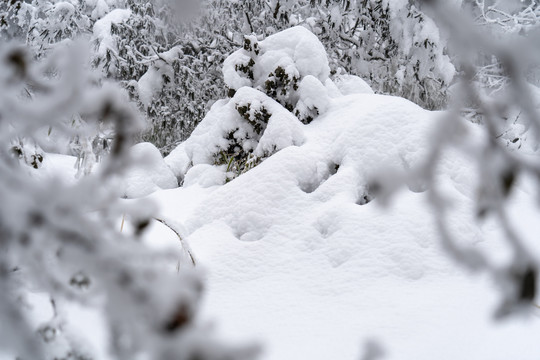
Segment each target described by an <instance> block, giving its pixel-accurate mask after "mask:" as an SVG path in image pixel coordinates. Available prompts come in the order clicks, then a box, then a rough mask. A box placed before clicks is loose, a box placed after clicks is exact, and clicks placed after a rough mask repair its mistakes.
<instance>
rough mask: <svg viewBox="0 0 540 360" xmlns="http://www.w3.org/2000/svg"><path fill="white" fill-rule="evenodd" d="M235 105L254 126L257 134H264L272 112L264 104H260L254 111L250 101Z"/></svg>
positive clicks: (241, 114)
mask: <svg viewBox="0 0 540 360" xmlns="http://www.w3.org/2000/svg"><path fill="white" fill-rule="evenodd" d="M235 107H236V110H237V111H238V113H239V114H240V116H242V118H244V119H245V120H246V121H247V122H248V123H249V124H250V125H251V126H252V127H253V130H255V132H256V133H257V135H259V136H260V135H262V134H263V132H264V130H265V129H266V125H267V124H268V120H269V119H270V117H271V116H272V114H270V113H269V112H268V110H267V109H266V108H265V107H264V106H260V107H259V108H257V109H253V111H252V109H251V104H250V103H247V104H245V105H240V104H236V106H235Z"/></svg>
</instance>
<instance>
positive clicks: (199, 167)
mask: <svg viewBox="0 0 540 360" xmlns="http://www.w3.org/2000/svg"><path fill="white" fill-rule="evenodd" d="M306 31H307V30H305V29H304V30H302V29H301V28H293V29H291V30H288V32H287V31H285V32H283V33H280V34H278V35H274V36H273V37H268V38H267V39H266V40H263V41H261V42H259V43H258V44H259V47H260V54H259V55H258V58H257V61H256V62H255V65H254V69H255V70H254V79H253V80H254V81H251V80H250V79H248V78H247V77H245V76H242V74H240V73H239V72H237V71H236V69H234V64H244V65H245V64H247V63H248V61H249V59H250V58H251V56H254V55H253V53H250V52H249V51H247V50H244V49H242V50H239V51H237V52H235V53H233V54H232V55H231V57H230V58H229V59H227V61H226V62H225V64H224V75H225V80H226V82H227V85H228V86H229V87H231V88H233V89H235V90H237V91H236V94H235V95H234V97H233V98H232V99H229V100H221V101H218V102H217V103H216V104H215V105H214V106H213V107H212V109H211V111H210V112H209V114H208V115H207V116H206V118H205V119H204V120H203V121H202V122H201V124H200V125H199V126H198V127H197V128H196V129H195V131H194V132H193V134H192V136H191V137H190V138H189V139H188V140H186V141H185V142H184V143H182V144H181V145H180V146H179V147H178V148H177V149H175V150H174V151H173V152H172V153H171V154H170V155H169V156H168V157H167V158H166V159H165V162H166V163H167V165H169V166H170V167H171V169H172V170H173V172H174V173H175V175H176V176H177V177H179V178H184V187H182V188H179V189H173V190H167V192H166V194H163V195H160V194H161V192H156V193H155V194H153V195H152V198H153V199H155V200H157V201H158V203H159V204H160V205H161V206H162V209H163V210H162V212H163V214H162V216H164V217H167V218H171V219H174V220H175V221H177V222H178V223H181V224H183V227H182V228H183V230H184V231H185V235H184V238H185V239H186V241H187V242H188V243H189V244H190V246H191V249H192V252H193V254H194V256H195V258H196V259H197V261H198V264H199V266H200V267H204V268H205V269H206V270H207V272H208V278H207V281H208V283H207V289H208V293H207V297H206V300H205V304H204V306H203V312H204V315H205V316H206V317H208V318H212V319H216V320H217V323H218V324H219V329H220V330H221V332H222V334H223V336H225V337H226V338H229V339H231V340H233V341H242V340H246V339H252V340H254V341H258V342H261V343H262V344H264V349H265V350H264V353H263V354H262V359H264V360H288V359H291V360H293V359H295V360H296V359H311V360H314V359H315V360H327V359H343V360H352V359H359V358H361V355H362V354H363V352H364V349H363V344H364V343H366V342H371V343H376V344H377V345H378V346H379V347H380V348H382V349H383V350H384V353H385V357H384V358H385V359H396V360H397V359H417V360H432V359H439V360H446V359H448V360H454V359H464V358H467V359H500V360H503V359H507V358H512V357H519V358H520V359H527V360H534V359H538V358H540V347H539V346H538V340H537V334H538V333H540V319H539V317H538V316H530V317H528V318H519V317H518V318H512V319H509V320H506V321H504V322H495V321H494V320H493V313H494V311H495V309H496V307H497V305H499V301H500V299H499V295H498V293H497V290H496V289H495V285H494V284H493V283H492V281H491V280H490V279H488V278H487V277H486V276H485V275H478V274H470V273H467V272H465V271H464V270H463V269H462V268H461V267H460V266H459V265H457V264H456V263H454V262H453V261H452V260H451V259H450V258H449V255H448V254H447V253H446V252H445V251H444V250H443V249H442V246H441V244H440V241H439V233H438V231H437V229H436V227H435V222H434V220H435V219H434V214H433V210H432V209H431V208H430V207H429V206H428V194H427V193H426V192H422V191H421V190H422V186H420V184H414V183H411V184H409V185H408V187H402V188H400V190H398V191H397V193H396V194H395V195H394V197H393V198H392V200H391V201H390V202H389V203H387V202H385V201H384V198H377V197H375V199H373V200H372V199H371V197H372V194H371V191H370V184H371V183H372V180H374V179H378V180H379V181H383V182H388V183H392V180H393V179H394V178H398V177H400V176H401V175H403V174H405V173H406V172H407V171H409V170H410V169H415V168H416V167H419V166H421V165H422V163H423V162H424V161H425V160H426V158H427V156H428V154H429V153H430V148H431V146H433V143H435V142H436V141H438V140H437V137H434V134H435V130H436V129H439V127H440V126H441V124H443V121H446V120H447V117H445V116H443V115H444V114H442V113H439V112H430V111H427V110H424V109H421V108H420V107H418V106H417V105H415V104H413V103H411V102H409V101H407V100H404V99H401V98H396V97H391V96H382V95H374V94H372V91H371V89H370V88H369V86H368V85H367V84H366V83H365V82H364V81H363V80H362V79H360V78H356V77H352V76H341V77H337V78H336V79H334V80H335V81H331V80H330V79H328V78H327V76H328V74H327V72H326V70H325V69H326V68H325V67H324V66H322V67H321V69H322V70H321V72H320V73H317V71H316V70H314V69H313V68H311V69H310V70H309V71H307V72H303V74H302V76H300V77H299V79H300V80H301V82H300V86H299V90H298V91H297V93H296V95H295V96H297V97H298V98H297V99H296V100H297V101H298V103H297V105H296V106H297V109H300V110H302V111H303V110H306V111H307V110H313V109H314V107H317V108H318V107H319V106H318V105H317V104H323V106H321V108H320V110H321V111H320V112H319V113H320V115H319V116H318V117H316V118H315V119H314V120H313V121H312V122H311V123H310V124H309V125H303V124H301V123H300V121H299V120H298V119H297V118H296V117H295V116H294V115H292V114H291V113H290V112H288V111H286V110H285V109H284V108H283V107H282V106H281V105H280V104H279V103H277V102H275V101H274V100H272V99H270V98H269V97H267V96H266V95H265V94H263V93H262V92H260V91H258V90H255V89H253V88H248V87H247V86H253V87H257V86H260V84H258V83H257V81H258V79H260V77H259V75H258V74H257V71H261V69H260V68H259V69H257V66H259V65H258V64H263V65H261V66H262V67H264V68H265V69H264V71H267V70H270V71H272V69H273V68H274V67H273V66H275V65H276V63H279V64H280V65H281V66H282V67H283V68H284V69H285V72H286V73H287V74H295V71H298V73H301V72H302V71H303V70H300V68H301V66H300V67H299V65H298V61H297V60H298V58H302V59H311V58H310V56H309V55H306V56H304V55H301V56H299V57H296V56H295V55H294V54H296V52H297V47H298V46H300V41H299V39H303V38H304V37H305V38H306V39H310V35H308V34H307V33H306ZM293 35H294V36H293ZM278 39H279V41H278ZM307 43H308V44H310V41H307ZM303 46H308V45H303ZM309 46H311V45H309ZM317 48H318V47H317V46H311V49H312V50H313V51H306V52H302V51H299V52H298V53H299V54H308V53H309V54H312V55H313V54H315V53H317V51H316V49H317ZM293 49H294V50H293ZM273 51H275V52H276V54H272V52H273ZM267 54H268V55H267ZM264 56H267V57H268V59H270V57H272V59H273V60H272V61H270V60H269V61H268V63H266V62H263V61H261V58H262V57H264ZM317 59H318V57H317V56H313V61H312V65H313V66H318V65H320V64H319V63H318V61H317ZM321 61H322V62H324V61H323V60H322V55H321ZM272 62H273V65H271V64H272ZM326 65H327V63H326ZM262 78H264V76H262ZM323 84H324V85H323ZM259 88H260V87H259ZM246 102H250V103H251V104H252V108H251V110H250V111H254V110H256V109H260V108H261V106H264V107H265V108H267V109H268V110H270V111H269V112H270V113H271V114H272V117H271V118H270V119H269V121H268V126H267V128H266V129H265V131H264V133H263V134H262V136H260V138H258V137H257V136H255V134H254V133H253V129H252V128H251V127H249V126H248V123H247V122H246V121H243V120H242V117H241V116H239V114H238V111H237V109H236V107H237V106H238V105H239V104H240V105H241V104H245V103H246ZM462 128H463V133H462V134H460V137H461V139H463V143H467V144H471V145H470V148H469V149H468V151H469V152H470V153H468V152H467V151H465V152H464V151H460V150H457V149H447V150H446V152H445V153H444V154H443V155H442V160H441V161H440V162H439V164H438V166H437V168H436V170H435V172H436V181H437V183H438V186H439V188H440V189H442V191H443V192H444V196H445V197H446V198H447V199H448V201H449V202H451V204H452V208H451V211H450V212H449V226H450V229H451V232H452V233H453V235H455V236H456V237H457V239H459V242H460V245H462V246H467V247H471V248H475V249H477V250H480V251H482V252H485V253H487V254H488V258H489V261H491V262H492V263H493V264H497V265H499V266H503V264H505V263H507V262H508V260H509V259H510V256H511V251H509V249H508V248H507V247H506V246H505V242H504V240H503V236H502V235H501V234H503V232H502V231H501V227H500V224H496V223H493V222H486V223H485V224H483V225H482V224H479V223H478V222H477V218H476V212H475V209H476V208H475V200H476V196H477V186H478V185H479V184H481V182H480V179H479V177H478V175H477V169H476V168H475V165H474V162H473V161H472V157H471V156H470V155H471V154H473V153H474V152H475V151H478V149H479V147H478V148H477V146H479V144H483V143H485V142H486V141H488V140H487V139H486V138H485V136H483V133H482V132H481V131H479V128H478V125H474V124H470V123H465V122H463V123H462ZM231 132H232V133H233V135H234V137H235V138H236V139H237V140H241V141H240V142H241V143H242V146H243V148H244V150H245V151H248V150H253V151H254V152H255V153H256V154H258V155H261V154H263V153H265V152H266V151H268V149H269V148H274V151H270V153H267V155H268V157H267V158H266V159H265V160H264V161H263V162H262V163H260V164H259V165H257V166H256V167H255V168H253V169H252V170H249V171H248V172H247V173H244V174H242V175H240V176H239V177H237V178H235V179H234V180H232V181H230V182H228V183H225V180H224V179H225V177H224V175H223V173H224V169H223V166H214V165H213V163H214V156H215V154H216V151H219V150H224V149H226V148H227V146H228V145H229V144H230V143H229V141H228V140H227V137H228V134H229V133H231ZM449 135H450V134H443V135H442V136H449ZM439 136H440V135H439ZM276 144H278V146H276ZM526 183H527V182H526V181H522V183H521V184H520V185H518V189H519V190H517V191H514V192H513V195H512V196H513V197H512V200H511V207H512V211H511V213H512V214H516V215H515V218H514V216H513V220H514V221H515V222H516V223H517V225H518V226H517V228H518V229H526V230H522V231H520V233H521V235H523V238H524V240H525V241H526V243H527V246H528V247H529V249H530V250H531V252H536V253H538V252H540V246H539V245H538V244H537V242H536V241H535V238H536V235H535V234H537V232H538V231H539V230H540V225H539V224H538V222H535V221H534V220H532V219H533V218H534V216H538V215H539V211H538V207H537V205H536V204H535V202H534V199H533V196H531V194H532V190H530V189H532V187H531V186H527V185H526ZM369 200H371V201H369ZM181 204H185V208H183V207H182V205H181ZM525 214H527V215H525ZM531 214H535V215H534V216H533V215H531ZM537 303H538V300H537ZM535 315H539V311H536V314H535Z"/></svg>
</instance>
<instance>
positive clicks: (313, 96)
mask: <svg viewBox="0 0 540 360" xmlns="http://www.w3.org/2000/svg"><path fill="white" fill-rule="evenodd" d="M329 73H330V69H329V66H328V59H327V57H326V52H325V50H324V47H323V46H322V44H321V43H320V42H319V41H318V39H317V37H316V36H315V35H313V34H312V33H311V32H310V31H309V30H307V29H305V28H303V27H294V28H290V29H287V30H284V31H282V32H280V33H277V34H275V35H272V36H269V37H267V38H266V39H265V40H262V41H258V40H257V38H256V37H255V36H246V37H245V41H244V46H243V47H242V48H241V49H239V50H237V51H235V52H234V53H232V54H231V55H230V56H229V57H228V58H227V59H226V60H225V62H224V64H223V74H224V79H225V83H226V84H227V87H228V88H229V96H230V99H229V100H221V101H219V102H218V103H216V104H214V106H213V107H212V109H211V110H210V112H209V113H208V114H207V116H206V117H205V118H204V120H203V121H202V122H201V124H199V126H198V127H197V128H196V129H195V130H194V132H193V133H192V135H191V137H190V138H189V139H188V140H186V142H185V143H184V144H182V145H181V146H180V147H179V148H178V149H177V150H175V151H173V153H172V154H171V155H170V156H169V158H170V159H169V160H168V162H169V163H170V164H173V168H174V171H175V172H176V174H177V176H179V177H183V176H184V175H185V173H186V171H188V170H189V168H190V167H191V166H193V165H197V164H214V165H220V166H223V168H224V171H225V172H227V173H229V174H230V175H229V178H230V177H231V176H232V177H234V176H236V175H238V174H240V173H243V172H245V171H247V170H249V169H251V168H252V167H253V166H255V165H256V164H258V163H259V162H260V161H262V160H263V159H264V158H266V157H268V156H270V155H272V154H273V153H275V152H276V151H278V150H281V149H283V148H285V147H287V146H291V145H299V144H301V143H302V141H303V131H302V126H301V123H302V122H303V123H304V124H309V123H310V122H311V121H312V120H313V119H314V118H316V117H317V116H318V115H320V114H322V113H324V112H325V111H326V109H327V106H328V103H329V99H330V97H329V94H328V90H327V88H326V84H332V82H331V81H330V80H329V78H328V76H329ZM337 91H338V92H339V90H337ZM171 159H177V160H171ZM179 159H182V160H179Z"/></svg>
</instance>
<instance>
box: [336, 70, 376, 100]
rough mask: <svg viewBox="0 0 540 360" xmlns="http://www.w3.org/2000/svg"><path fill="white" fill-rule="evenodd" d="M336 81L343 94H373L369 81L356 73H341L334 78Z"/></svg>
mask: <svg viewBox="0 0 540 360" xmlns="http://www.w3.org/2000/svg"><path fill="white" fill-rule="evenodd" d="M334 83H335V84H336V86H337V88H338V89H339V91H340V92H341V93H342V94H343V95H351V94H373V90H372V89H371V87H370V86H369V85H368V83H367V82H365V81H364V80H362V78H360V77H358V76H355V75H347V74H343V75H339V76H337V77H336V78H335V79H334Z"/></svg>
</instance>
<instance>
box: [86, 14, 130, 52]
mask: <svg viewBox="0 0 540 360" xmlns="http://www.w3.org/2000/svg"><path fill="white" fill-rule="evenodd" d="M130 16H131V10H129V9H114V10H113V11H111V12H110V13H108V14H107V15H105V16H104V17H102V18H101V19H99V20H97V21H96V22H95V23H94V28H93V30H94V35H93V36H94V39H96V40H97V41H98V42H99V46H98V49H97V51H96V53H97V55H98V56H100V57H104V56H105V55H106V52H107V50H109V49H113V51H114V49H115V45H114V41H113V39H112V35H111V25H112V24H119V23H122V22H124V21H126V20H127V19H129V17H130Z"/></svg>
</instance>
